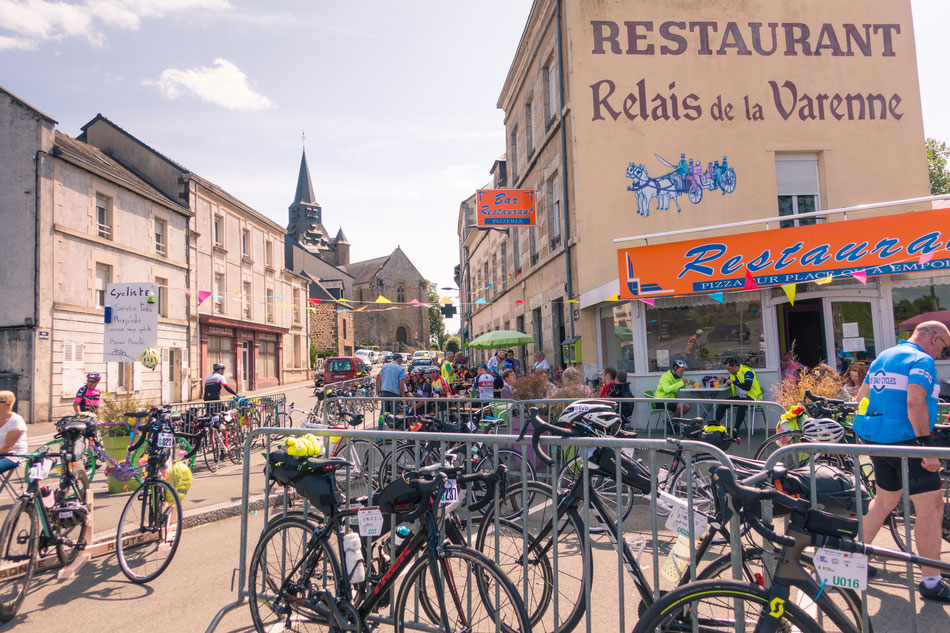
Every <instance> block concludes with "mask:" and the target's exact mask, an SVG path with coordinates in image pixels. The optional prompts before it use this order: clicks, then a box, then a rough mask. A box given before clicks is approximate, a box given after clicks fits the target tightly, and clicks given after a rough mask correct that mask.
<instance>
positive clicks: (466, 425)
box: [465, 420, 478, 433]
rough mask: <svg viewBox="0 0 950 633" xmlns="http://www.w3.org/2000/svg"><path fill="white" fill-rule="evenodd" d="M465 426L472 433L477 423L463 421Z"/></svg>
mask: <svg viewBox="0 0 950 633" xmlns="http://www.w3.org/2000/svg"><path fill="white" fill-rule="evenodd" d="M465 428H466V429H468V430H469V431H471V432H472V433H474V432H475V429H477V428H478V425H476V424H475V423H474V422H472V421H471V420H469V421H468V422H466V423H465Z"/></svg>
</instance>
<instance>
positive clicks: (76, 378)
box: [60, 342, 86, 397]
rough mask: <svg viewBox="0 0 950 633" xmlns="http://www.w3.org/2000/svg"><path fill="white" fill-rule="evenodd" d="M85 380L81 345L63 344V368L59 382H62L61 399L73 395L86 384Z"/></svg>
mask: <svg viewBox="0 0 950 633" xmlns="http://www.w3.org/2000/svg"><path fill="white" fill-rule="evenodd" d="M85 378H86V377H85V375H84V374H83V345H82V343H67V342H63V368H62V371H61V372H60V380H62V381H63V384H62V389H61V393H62V395H63V397H68V396H71V395H73V394H75V393H76V391H78V390H79V387H81V386H82V385H83V383H85V382H86V380H85Z"/></svg>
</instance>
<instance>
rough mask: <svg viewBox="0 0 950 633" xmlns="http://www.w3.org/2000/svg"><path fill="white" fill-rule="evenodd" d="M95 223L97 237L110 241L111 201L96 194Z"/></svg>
mask: <svg viewBox="0 0 950 633" xmlns="http://www.w3.org/2000/svg"><path fill="white" fill-rule="evenodd" d="M96 223H97V233H98V235H99V237H104V238H105V239H107V240H111V239H112V199H111V198H109V197H107V196H104V195H102V194H96Z"/></svg>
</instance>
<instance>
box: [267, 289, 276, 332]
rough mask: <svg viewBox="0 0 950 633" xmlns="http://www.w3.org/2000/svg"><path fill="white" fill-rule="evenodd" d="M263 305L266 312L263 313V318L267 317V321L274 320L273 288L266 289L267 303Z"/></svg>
mask: <svg viewBox="0 0 950 633" xmlns="http://www.w3.org/2000/svg"><path fill="white" fill-rule="evenodd" d="M265 305H266V306H267V313H266V314H265V318H266V319H267V322H268V323H273V322H274V289H273V288H268V289H267V303H266V304H265Z"/></svg>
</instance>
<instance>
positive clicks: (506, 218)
mask: <svg viewBox="0 0 950 633" xmlns="http://www.w3.org/2000/svg"><path fill="white" fill-rule="evenodd" d="M534 199H535V192H534V189H479V190H478V192H477V194H476V198H475V200H476V202H475V206H476V208H477V210H478V211H477V213H476V216H477V221H476V226H509V225H528V226H534V224H535V212H534Z"/></svg>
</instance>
